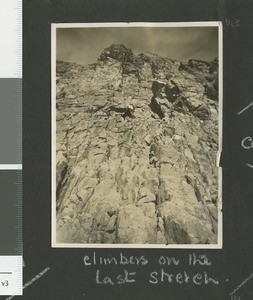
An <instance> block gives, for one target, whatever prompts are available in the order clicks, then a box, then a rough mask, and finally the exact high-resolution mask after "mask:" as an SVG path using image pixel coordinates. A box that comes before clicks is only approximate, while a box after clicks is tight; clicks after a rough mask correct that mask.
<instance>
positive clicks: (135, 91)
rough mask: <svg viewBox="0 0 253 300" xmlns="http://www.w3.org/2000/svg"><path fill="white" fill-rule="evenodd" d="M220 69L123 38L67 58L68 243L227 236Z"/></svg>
mask: <svg viewBox="0 0 253 300" xmlns="http://www.w3.org/2000/svg"><path fill="white" fill-rule="evenodd" d="M217 74H218V61H217V59H215V60H214V61H211V62H205V61H198V60H190V61H189V62H188V63H187V64H186V63H180V62H178V61H174V60H171V59H169V58H164V57H159V56H158V55H156V54H150V53H145V54H140V55H138V56H135V55H134V54H133V53H132V51H131V50H130V49H127V48H126V47H125V46H123V45H112V46H110V47H109V48H107V49H105V50H104V51H103V52H102V54H101V56H100V57H99V59H98V62H97V63H96V64H92V65H88V66H81V65H77V64H74V63H66V62H62V61H58V62H57V78H56V82H57V95H56V106H57V113H56V120H57V126H56V127H57V134H56V142H57V143H56V144H57V145H56V151H57V154H56V163H57V166H56V180H57V183H56V186H57V191H56V195H57V232H56V234H57V242H58V243H112V244H113V243H122V244H123V243H131V244H133V243H139V244H146V243H149V244H157V243H160V244H213V243H217V221H218V220H217V219H218V216H217V215H218V210H217V197H218V196H217V168H216V166H215V162H216V155H217V150H218V145H217V143H218V90H217V89H218V77H217V76H218V75H217ZM129 104H131V105H133V106H134V108H135V110H134V114H133V116H126V115H125V112H126V110H127V107H128V105H129Z"/></svg>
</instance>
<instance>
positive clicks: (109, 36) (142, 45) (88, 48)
mask: <svg viewBox="0 0 253 300" xmlns="http://www.w3.org/2000/svg"><path fill="white" fill-rule="evenodd" d="M56 38H57V54H56V55H57V58H58V59H63V60H64V61H66V62H76V63H78V64H84V65H86V64H89V63H94V62H96V61H97V58H98V57H99V55H100V54H101V52H102V51H103V50H104V49H105V48H107V47H109V46H110V45H111V44H113V43H114V44H124V45H125V46H126V47H127V48H131V49H132V51H133V52H134V54H139V53H143V52H152V53H157V54H159V55H161V56H166V57H169V58H172V59H176V60H179V61H188V60H189V59H190V58H195V59H203V60H212V59H214V58H215V57H217V56H218V28H217V27H170V28H168V27H158V28H157V27H109V28H108V27H103V28H57V35H56Z"/></svg>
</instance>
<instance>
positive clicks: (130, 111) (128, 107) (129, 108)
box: [123, 104, 134, 119]
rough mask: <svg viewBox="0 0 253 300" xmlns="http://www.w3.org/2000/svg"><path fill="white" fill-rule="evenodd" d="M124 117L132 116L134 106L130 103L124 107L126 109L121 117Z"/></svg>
mask: <svg viewBox="0 0 253 300" xmlns="http://www.w3.org/2000/svg"><path fill="white" fill-rule="evenodd" d="M126 117H130V118H134V106H133V105H132V104H129V105H128V106H127V108H126V111H125V112H124V114H123V118H124V119H125V118H126Z"/></svg>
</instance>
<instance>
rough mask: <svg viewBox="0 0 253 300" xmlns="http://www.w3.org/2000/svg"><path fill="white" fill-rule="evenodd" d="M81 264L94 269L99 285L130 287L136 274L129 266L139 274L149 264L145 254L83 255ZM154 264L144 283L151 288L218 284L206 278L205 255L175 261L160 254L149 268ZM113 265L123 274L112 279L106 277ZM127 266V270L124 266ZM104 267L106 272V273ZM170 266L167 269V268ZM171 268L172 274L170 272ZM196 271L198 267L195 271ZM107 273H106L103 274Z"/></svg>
mask: <svg viewBox="0 0 253 300" xmlns="http://www.w3.org/2000/svg"><path fill="white" fill-rule="evenodd" d="M83 263H84V266H85V268H89V267H95V268H96V272H95V278H94V279H95V282H96V284H99V285H122V284H134V283H136V282H137V281H138V280H137V277H138V276H137V273H138V271H135V272H132V267H133V266H136V267H137V268H136V269H137V270H139V271H142V278H143V272H145V270H147V268H145V266H148V264H150V263H151V260H150V259H148V258H147V257H146V256H145V255H140V256H128V255H125V254H123V253H122V252H120V253H119V255H118V256H117V257H112V256H109V257H105V256H99V255H97V253H96V252H94V253H93V255H92V256H88V255H85V256H84V258H83ZM154 263H155V264H156V265H157V268H156V269H155V270H152V271H147V274H146V280H147V282H148V283H149V284H152V285H155V284H159V283H162V282H163V283H169V284H179V285H181V284H194V285H199V286H200V285H206V286H207V285H211V284H214V285H218V284H219V281H218V280H217V279H215V278H212V277H211V276H209V275H208V271H209V269H210V267H211V266H212V261H211V260H210V259H209V258H208V256H207V255H206V254H200V255H199V254H195V253H191V254H189V256H188V257H187V258H185V259H179V258H176V257H169V256H165V255H161V256H160V257H157V258H153V259H152V266H153V265H154ZM185 265H187V267H188V268H187V269H189V267H190V268H192V271H193V272H191V271H185V270H184V268H183V266H185ZM116 266H121V267H123V269H124V270H123V271H121V272H118V273H119V274H115V272H113V274H114V275H113V276H112V275H110V274H108V272H109V267H114V268H113V269H114V270H115V267H116ZM129 266H131V271H129V269H128V267H129ZM194 266H198V267H201V268H203V271H202V272H200V273H199V272H198V273H195V272H194V268H193V267H194ZM106 267H108V270H106ZM170 267H171V269H170ZM172 267H173V271H172ZM175 267H178V268H180V270H179V271H176V272H175V270H174V268H175ZM198 270H199V268H198ZM107 271H108V272H107Z"/></svg>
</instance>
